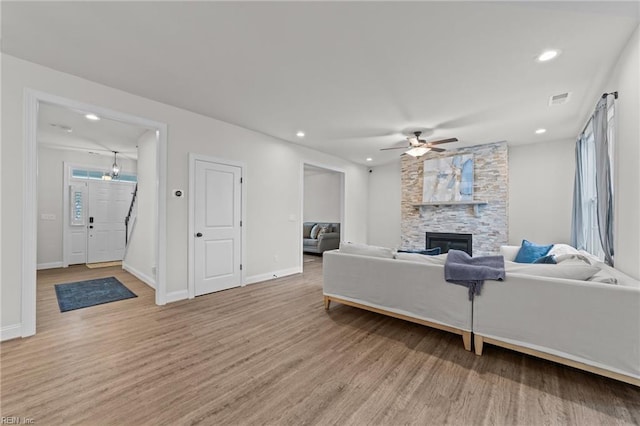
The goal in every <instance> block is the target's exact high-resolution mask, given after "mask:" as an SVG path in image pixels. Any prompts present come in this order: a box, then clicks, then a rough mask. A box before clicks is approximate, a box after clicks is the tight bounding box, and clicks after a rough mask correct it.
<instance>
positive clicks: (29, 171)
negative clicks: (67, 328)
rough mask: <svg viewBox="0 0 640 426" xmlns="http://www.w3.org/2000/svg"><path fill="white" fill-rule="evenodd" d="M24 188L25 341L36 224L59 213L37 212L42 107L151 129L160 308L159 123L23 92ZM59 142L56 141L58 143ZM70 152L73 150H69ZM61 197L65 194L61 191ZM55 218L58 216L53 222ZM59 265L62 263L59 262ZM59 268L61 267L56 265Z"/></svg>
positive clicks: (162, 135) (32, 320)
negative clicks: (152, 137)
mask: <svg viewBox="0 0 640 426" xmlns="http://www.w3.org/2000/svg"><path fill="white" fill-rule="evenodd" d="M24 102H25V116H24V120H25V151H26V155H25V176H24V180H25V187H24V192H23V195H22V197H23V204H24V207H25V208H24V211H25V218H24V226H23V240H24V241H31V242H33V243H31V244H23V248H22V259H23V262H22V275H23V280H22V327H21V328H22V329H21V336H22V337H27V336H31V335H34V334H35V333H36V270H37V266H38V249H39V247H38V244H37V243H36V242H37V241H38V225H39V223H40V221H45V222H47V221H55V220H56V219H57V220H59V219H60V218H59V215H61V213H49V212H44V213H40V212H39V210H38V208H39V205H38V190H39V188H38V165H39V161H38V157H39V156H38V142H39V138H40V136H41V135H42V133H43V132H42V131H41V130H42V128H41V127H40V124H41V123H39V118H40V117H39V111H41V109H42V108H45V107H46V106H55V107H58V108H62V109H67V110H70V111H74V112H76V113H77V114H82V115H83V117H84V119H86V120H91V118H89V116H88V115H89V114H90V113H91V114H94V115H95V116H97V117H99V118H101V119H106V120H113V121H116V122H120V123H130V124H132V125H137V126H140V127H144V128H146V129H155V131H154V135H155V136H156V138H155V139H156V143H155V151H156V152H157V157H156V160H157V161H156V167H155V169H156V176H155V181H156V182H155V183H156V184H155V185H154V188H157V197H156V199H157V210H156V211H157V216H158V217H157V220H156V225H157V226H156V230H157V244H156V247H155V253H156V256H155V258H156V262H157V263H156V264H157V274H156V281H157V288H156V290H157V291H156V295H155V299H156V304H164V303H165V300H166V285H165V270H166V261H165V259H166V247H165V241H166V231H165V224H166V217H165V215H166V208H165V205H166V197H165V188H166V130H167V129H166V125H165V124H163V123H159V122H154V121H151V120H147V119H143V118H139V117H136V116H132V115H129V114H124V113H120V112H117V111H113V110H109V109H106V108H103V107H99V106H96V105H90V104H85V103H81V102H77V101H73V100H70V99H66V98H61V97H58V96H55V95H50V94H47V93H43V92H38V91H35V90H30V89H27V90H26V91H25V101H24ZM55 124H61V125H59V126H52V127H54V128H55V129H56V130H58V131H61V132H66V133H73V128H71V131H69V129H68V128H67V127H70V126H65V125H63V124H62V123H55ZM58 142H59V141H58ZM72 150H73V149H72ZM61 174H62V166H61V167H60V170H59V171H58V172H54V173H53V174H52V175H51V177H52V180H53V178H54V176H55V178H56V179H60V181H62V176H61ZM65 193H68V191H66V190H65ZM55 196H56V197H58V198H59V199H61V198H62V196H61V193H60V192H57V193H56V194H55ZM56 216H58V217H57V218H56ZM58 229H59V231H58V232H59V233H63V229H62V226H59V227H58ZM59 263H62V262H59ZM60 266H62V265H60Z"/></svg>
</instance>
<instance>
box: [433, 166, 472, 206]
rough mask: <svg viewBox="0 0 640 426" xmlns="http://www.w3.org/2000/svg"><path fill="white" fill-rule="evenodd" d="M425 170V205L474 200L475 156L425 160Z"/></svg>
mask: <svg viewBox="0 0 640 426" xmlns="http://www.w3.org/2000/svg"><path fill="white" fill-rule="evenodd" d="M423 170H424V184H423V186H422V202H423V203H432V202H437V201H472V200H473V154H461V155H454V156H449V157H442V158H434V159H428V160H424V168H423Z"/></svg>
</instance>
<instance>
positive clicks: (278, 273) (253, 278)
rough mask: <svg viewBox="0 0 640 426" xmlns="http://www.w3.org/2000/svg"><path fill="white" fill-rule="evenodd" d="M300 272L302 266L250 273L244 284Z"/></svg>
mask: <svg viewBox="0 0 640 426" xmlns="http://www.w3.org/2000/svg"><path fill="white" fill-rule="evenodd" d="M301 273H302V268H298V267H295V268H288V269H280V270H278V271H273V272H267V273H266V274H259V275H252V276H250V277H247V279H246V280H245V282H244V283H245V285H246V284H255V283H259V282H262V281H269V280H275V279H276V278H282V277H286V276H288V275H294V274H301Z"/></svg>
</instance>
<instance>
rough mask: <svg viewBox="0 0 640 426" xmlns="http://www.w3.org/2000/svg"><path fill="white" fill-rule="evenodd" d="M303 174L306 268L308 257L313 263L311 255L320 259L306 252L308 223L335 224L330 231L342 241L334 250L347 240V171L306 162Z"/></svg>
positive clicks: (303, 254) (302, 230)
mask: <svg viewBox="0 0 640 426" xmlns="http://www.w3.org/2000/svg"><path fill="white" fill-rule="evenodd" d="M301 175H302V179H301V182H302V184H301V197H300V198H301V215H300V217H301V218H302V224H301V226H300V228H301V234H300V252H301V255H300V259H301V268H303V267H304V263H305V256H306V257H307V260H310V259H309V256H315V257H318V255H317V254H307V253H306V251H305V246H304V238H305V234H304V232H305V231H304V229H305V227H304V225H305V224H312V223H321V224H333V229H332V230H331V232H332V233H335V232H339V238H338V240H337V241H335V244H333V245H331V248H337V244H339V242H340V241H341V240H343V239H344V232H345V230H346V227H345V213H344V211H345V172H344V170H342V169H340V168H336V167H332V166H327V165H323V164H318V163H310V162H304V163H302V170H301ZM334 245H335V246H336V247H334ZM307 251H308V250H307ZM312 252H313V251H312ZM301 270H303V269H301Z"/></svg>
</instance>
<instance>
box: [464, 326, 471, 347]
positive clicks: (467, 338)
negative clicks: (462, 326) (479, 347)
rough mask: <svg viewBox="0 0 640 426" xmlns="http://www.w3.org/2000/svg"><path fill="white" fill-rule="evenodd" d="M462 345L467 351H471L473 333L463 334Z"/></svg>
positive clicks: (465, 332)
mask: <svg viewBox="0 0 640 426" xmlns="http://www.w3.org/2000/svg"><path fill="white" fill-rule="evenodd" d="M462 343H463V344H464V348H465V350H467V351H471V332H470V331H463V332H462Z"/></svg>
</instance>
